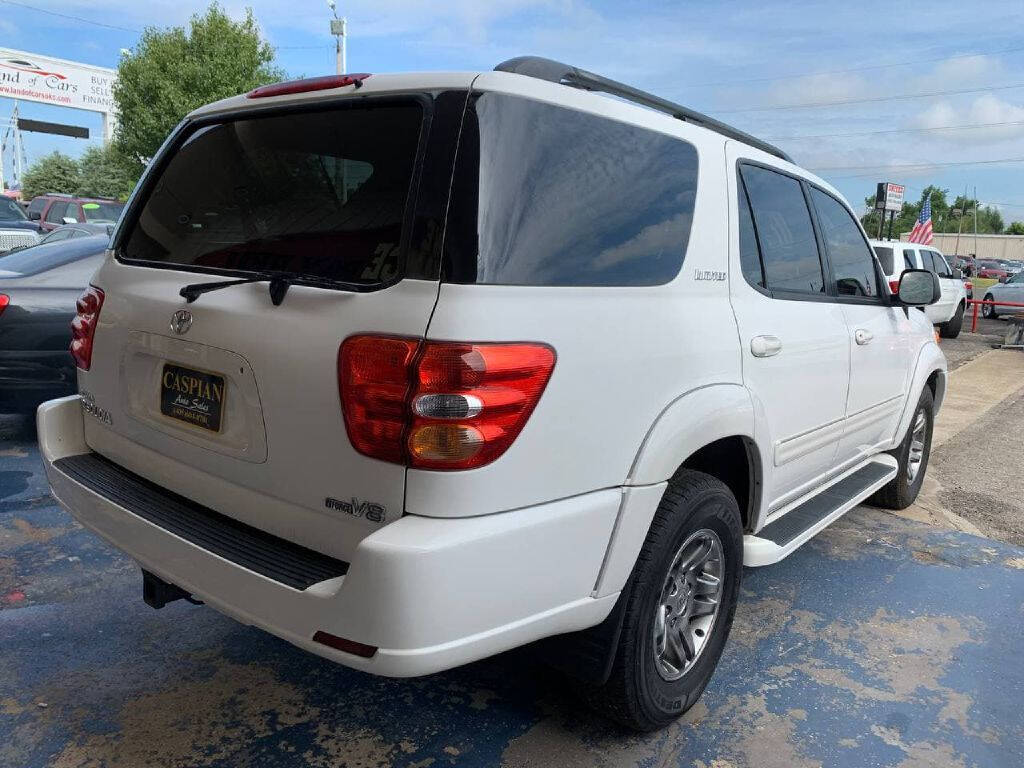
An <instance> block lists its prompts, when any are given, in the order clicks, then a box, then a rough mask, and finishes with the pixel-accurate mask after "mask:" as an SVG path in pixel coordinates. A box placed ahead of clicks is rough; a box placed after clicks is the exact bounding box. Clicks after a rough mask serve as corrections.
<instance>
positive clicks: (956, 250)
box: [953, 184, 967, 256]
mask: <svg viewBox="0 0 1024 768" xmlns="http://www.w3.org/2000/svg"><path fill="white" fill-rule="evenodd" d="M965 213H967V185H966V184H964V201H963V203H961V204H960V221H959V223H958V224H957V225H956V247H955V248H954V249H953V253H954V254H956V255H957V256H959V255H960V232H961V231H963V228H964V214H965Z"/></svg>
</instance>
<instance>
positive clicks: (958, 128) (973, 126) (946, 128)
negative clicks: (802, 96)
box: [765, 120, 1024, 141]
mask: <svg viewBox="0 0 1024 768" xmlns="http://www.w3.org/2000/svg"><path fill="white" fill-rule="evenodd" d="M1005 125H1024V120H1008V121H1006V122H1002V123H966V124H964V125H937V126H934V127H930V128H894V129H891V130H886V131H857V132H854V133H817V134H811V135H801V136H766V137H765V140H766V141H796V140H798V139H837V138H847V137H849V136H880V135H882V134H884V133H918V132H926V131H961V130H963V131H966V130H971V129H977V128H995V127H998V126H1005Z"/></svg>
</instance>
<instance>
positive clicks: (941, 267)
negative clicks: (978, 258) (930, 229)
mask: <svg viewBox="0 0 1024 768" xmlns="http://www.w3.org/2000/svg"><path fill="white" fill-rule="evenodd" d="M921 253H926V254H928V255H929V256H931V257H932V263H933V264H934V265H935V269H934V270H933V271H934V272H935V274H937V275H938V276H939V277H950V276H952V274H953V273H952V271H951V270H950V268H949V264H947V263H946V259H945V257H944V256H943V255H942V254H941V253H939V252H938V251H921Z"/></svg>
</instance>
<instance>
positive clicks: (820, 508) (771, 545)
mask: <svg viewBox="0 0 1024 768" xmlns="http://www.w3.org/2000/svg"><path fill="white" fill-rule="evenodd" d="M898 471H899V465H898V464H897V463H896V459H894V458H893V457H892V456H890V455H889V454H879V455H877V456H872V457H871V458H870V459H868V461H866V462H864V463H863V464H861V465H859V466H857V467H855V468H854V469H853V470H851V471H849V472H847V473H846V474H845V475H842V476H840V477H839V479H838V480H835V481H833V482H832V484H831V485H828V486H826V487H825V488H823V489H822V490H820V491H817V492H816V493H815V494H814V495H813V496H810V497H807V498H805V499H804V500H803V501H801V502H799V503H798V504H797V505H796V506H794V507H792V508H791V509H790V510H789V511H788V512H786V513H785V514H783V515H782V516H780V517H776V518H775V519H774V520H772V521H771V522H770V523H768V525H766V526H765V527H764V528H762V529H761V530H760V531H758V533H757V535H756V536H754V535H749V534H748V535H747V536H744V537H743V564H744V565H748V566H759V565H771V564H772V563H777V562H779V560H782V559H783V558H784V557H786V556H787V555H789V554H790V553H791V552H793V551H794V550H795V549H797V547H799V546H800V545H801V544H803V543H804V542H805V541H807V540H808V539H810V538H813V537H814V535H815V534H817V533H818V532H819V531H821V530H822V529H823V528H826V527H828V526H829V525H830V524H831V523H833V522H834V521H835V520H837V519H839V518H840V517H842V516H843V515H844V514H846V513H847V512H849V511H850V510H851V509H853V508H854V507H855V506H857V505H858V504H860V503H861V502H862V501H864V499H866V498H867V497H868V496H870V495H871V494H873V493H874V492H875V491H877V490H878V489H879V488H881V487H882V486H884V485H885V484H886V483H888V482H889V481H890V480H892V479H893V478H894V477H896V473H897V472H898Z"/></svg>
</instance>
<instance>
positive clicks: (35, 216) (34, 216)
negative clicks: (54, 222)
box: [28, 211, 41, 221]
mask: <svg viewBox="0 0 1024 768" xmlns="http://www.w3.org/2000/svg"><path fill="white" fill-rule="evenodd" d="M40 218H41V217H40V215H39V211H29V212H28V220H29V221H39V219H40Z"/></svg>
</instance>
